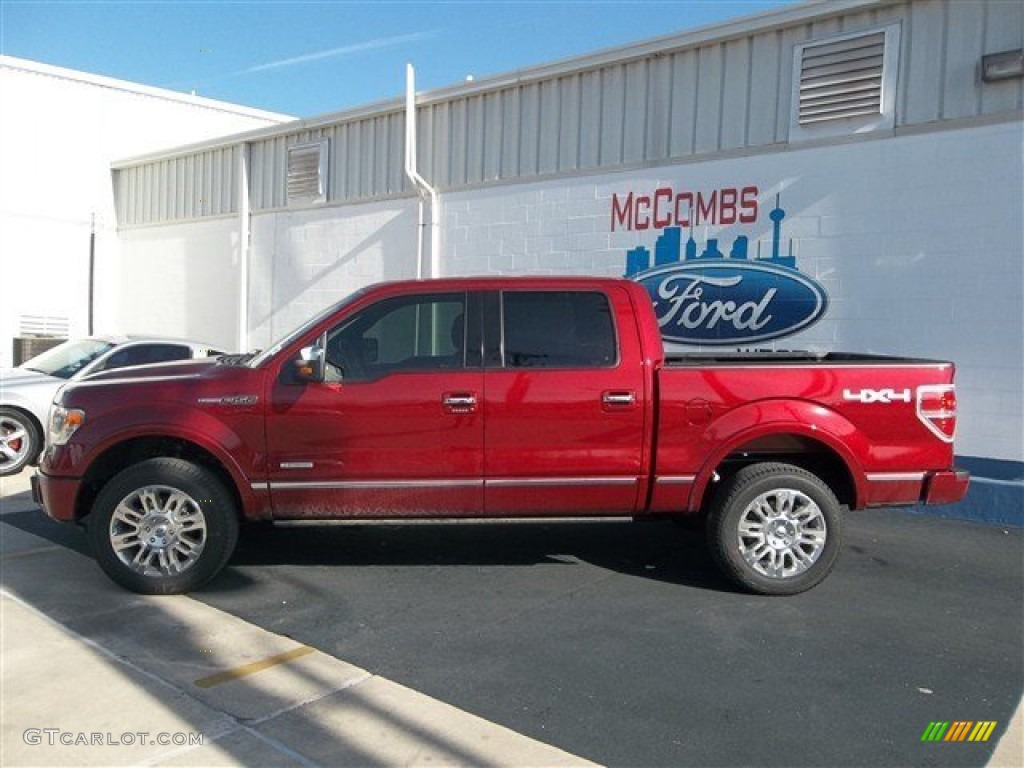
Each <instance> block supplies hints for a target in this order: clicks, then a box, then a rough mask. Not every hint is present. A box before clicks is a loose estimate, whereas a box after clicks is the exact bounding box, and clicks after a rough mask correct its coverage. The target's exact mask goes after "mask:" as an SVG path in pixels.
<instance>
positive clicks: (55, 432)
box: [46, 403, 85, 445]
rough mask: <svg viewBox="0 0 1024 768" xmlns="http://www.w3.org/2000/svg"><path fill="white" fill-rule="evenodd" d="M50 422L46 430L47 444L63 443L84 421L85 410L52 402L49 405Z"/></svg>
mask: <svg viewBox="0 0 1024 768" xmlns="http://www.w3.org/2000/svg"><path fill="white" fill-rule="evenodd" d="M49 421H50V423H49V425H48V427H47V430H46V442H47V444H48V445H64V443H66V442H67V441H68V440H70V439H71V436H72V435H73V434H75V432H76V431H77V430H78V428H79V427H80V426H82V425H83V424H84V423H85V411H82V410H79V409H78V408H65V407H64V406H63V405H57V404H56V403H54V405H53V406H51V407H50V419H49Z"/></svg>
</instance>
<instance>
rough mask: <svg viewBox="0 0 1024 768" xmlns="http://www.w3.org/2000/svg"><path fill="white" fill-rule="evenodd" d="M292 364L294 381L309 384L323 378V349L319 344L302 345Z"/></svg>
mask: <svg viewBox="0 0 1024 768" xmlns="http://www.w3.org/2000/svg"><path fill="white" fill-rule="evenodd" d="M292 364H293V368H292V373H293V374H294V376H295V380H296V381H300V382H305V383H306V384H311V383H314V382H322V381H323V380H324V368H325V365H324V349H323V347H321V346H320V345H319V344H314V345H312V346H310V347H303V349H302V351H301V352H299V356H298V358H297V359H295V360H293V361H292Z"/></svg>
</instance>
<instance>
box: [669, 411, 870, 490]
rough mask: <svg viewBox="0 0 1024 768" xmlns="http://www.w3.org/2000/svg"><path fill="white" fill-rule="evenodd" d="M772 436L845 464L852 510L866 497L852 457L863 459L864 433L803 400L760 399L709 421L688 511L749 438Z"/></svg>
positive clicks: (866, 446)
mask: <svg viewBox="0 0 1024 768" xmlns="http://www.w3.org/2000/svg"><path fill="white" fill-rule="evenodd" d="M771 435H795V436H799V437H804V438H807V439H810V440H813V441H815V442H818V443H821V444H822V445H824V446H825V447H826V448H828V449H829V450H831V451H832V452H833V453H835V454H836V455H837V456H838V457H839V459H840V460H841V461H842V462H843V464H845V465H846V469H847V471H848V472H849V473H850V477H851V479H852V481H853V487H854V493H855V496H856V502H855V504H854V505H853V506H854V507H855V508H859V507H861V506H863V504H864V499H865V498H866V494H867V486H866V479H865V475H864V470H863V468H862V466H861V463H860V461H859V460H858V459H857V456H858V455H860V456H867V455H868V454H869V452H870V445H869V442H868V440H867V438H866V437H865V435H864V434H863V433H862V432H861V431H860V430H859V429H857V428H856V427H855V426H854V425H853V424H852V423H850V421H848V420H847V419H846V418H845V417H844V416H843V415H842V414H840V413H838V412H837V411H834V410H832V409H830V408H826V407H825V406H823V405H821V404H820V403H814V402H810V401H807V400H792V399H778V400H759V401H756V402H752V403H746V404H744V405H742V406H740V407H738V408H735V409H733V410H731V411H729V412H728V413H726V414H724V415H723V416H721V417H720V418H718V419H715V420H714V421H712V422H711V423H710V424H709V425H708V427H707V429H705V431H704V432H703V433H702V434H701V437H700V442H701V444H703V445H713V446H716V447H715V448H714V450H712V451H711V452H710V453H709V454H708V455H707V457H706V459H705V461H704V464H703V465H702V466H701V468H700V470H699V471H698V473H697V477H696V478H695V480H694V483H693V486H692V487H691V491H690V503H689V507H688V508H689V509H700V507H701V501H702V500H703V499H704V494H705V493H706V491H707V489H708V485H709V484H710V483H711V481H712V479H713V478H714V475H715V471H716V470H717V469H718V467H719V466H720V465H721V463H722V462H723V461H724V460H725V459H726V458H727V457H728V456H730V455H732V454H734V453H738V452H740V451H741V450H742V449H743V447H744V446H745V445H749V444H750V443H751V442H753V441H754V440H758V439H760V438H763V437H768V436H771Z"/></svg>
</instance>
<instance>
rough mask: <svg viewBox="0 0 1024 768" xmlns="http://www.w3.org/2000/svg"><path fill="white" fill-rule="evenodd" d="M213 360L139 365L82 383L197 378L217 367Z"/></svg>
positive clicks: (96, 374) (115, 370) (92, 377)
mask: <svg viewBox="0 0 1024 768" xmlns="http://www.w3.org/2000/svg"><path fill="white" fill-rule="evenodd" d="M216 364H217V363H216V361H215V360H213V359H211V358H199V359H196V360H182V361H180V362H173V363H153V364H152V365H138V366H134V367H132V368H116V369H114V370H112V371H103V372H101V373H94V374H93V375H92V376H86V377H85V378H84V379H81V380H80V381H81V383H83V384H84V383H88V384H93V383H99V382H114V381H116V382H124V381H132V382H138V381H144V380H146V379H176V378H196V377H198V376H201V375H202V374H203V373H204V372H206V371H208V370H209V369H210V368H213V367H214V366H215V365H216Z"/></svg>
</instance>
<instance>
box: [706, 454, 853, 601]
mask: <svg viewBox="0 0 1024 768" xmlns="http://www.w3.org/2000/svg"><path fill="white" fill-rule="evenodd" d="M842 526H843V521H842V514H841V510H840V505H839V502H838V500H837V499H836V497H835V494H834V493H832V490H831V489H830V488H829V487H828V486H827V485H825V483H824V482H822V480H821V479H820V478H818V477H817V476H816V475H813V474H811V473H810V472H808V471H806V470H804V469H801V468H800V467H795V466H792V465H790V464H778V463H763V464H752V465H750V466H748V467H744V468H743V469H741V470H739V471H738V472H737V473H736V474H735V475H733V476H732V478H730V479H729V480H728V481H726V483H725V485H724V486H723V487H722V488H720V489H718V492H717V493H716V494H715V496H714V498H713V500H712V501H711V506H710V510H709V514H708V527H707V536H708V546H709V547H710V548H711V553H712V555H713V557H714V559H715V561H716V563H717V564H718V566H719V567H720V568H721V569H722V571H723V572H724V573H725V574H726V575H727V576H728V577H729V578H730V579H732V580H733V581H734V582H736V583H737V584H739V585H740V586H741V587H743V588H744V589H746V590H749V591H751V592H755V593H757V594H762V595H795V594H797V593H799V592H803V591H805V590H808V589H810V588H811V587H813V586H815V585H816V584H819V583H820V582H821V581H822V580H823V579H824V578H825V577H826V576H828V574H829V572H830V571H831V570H832V568H833V567H834V566H835V564H836V560H837V559H838V557H839V550H840V548H841V547H842V536H843V529H842Z"/></svg>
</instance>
